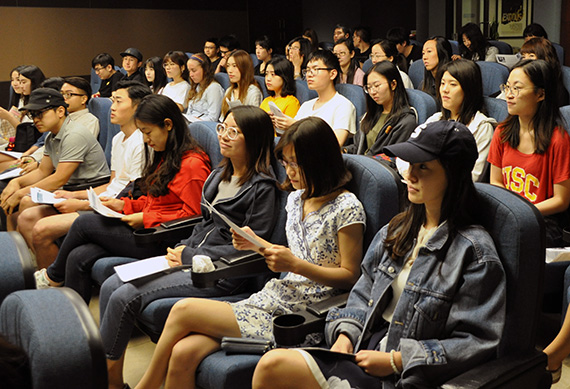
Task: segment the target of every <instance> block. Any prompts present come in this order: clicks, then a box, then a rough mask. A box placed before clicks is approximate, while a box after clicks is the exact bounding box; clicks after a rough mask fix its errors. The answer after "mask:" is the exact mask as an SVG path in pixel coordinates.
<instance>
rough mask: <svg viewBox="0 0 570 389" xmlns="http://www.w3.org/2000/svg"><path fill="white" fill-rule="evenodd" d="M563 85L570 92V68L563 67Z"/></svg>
mask: <svg viewBox="0 0 570 389" xmlns="http://www.w3.org/2000/svg"><path fill="white" fill-rule="evenodd" d="M562 83H563V84H564V88H566V90H567V91H570V67H568V66H562Z"/></svg>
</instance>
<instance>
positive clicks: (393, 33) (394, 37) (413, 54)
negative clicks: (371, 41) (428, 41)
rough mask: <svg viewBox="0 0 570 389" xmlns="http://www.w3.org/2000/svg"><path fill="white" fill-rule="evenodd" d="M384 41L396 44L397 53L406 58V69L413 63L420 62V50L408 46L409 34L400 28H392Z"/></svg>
mask: <svg viewBox="0 0 570 389" xmlns="http://www.w3.org/2000/svg"><path fill="white" fill-rule="evenodd" d="M386 39H388V40H389V41H392V42H394V43H395V44H396V48H397V49H398V52H399V53H400V54H402V55H403V56H404V57H405V58H406V63H407V65H408V68H409V67H410V65H411V64H412V62H414V61H421V59H422V48H421V47H419V46H416V45H414V44H410V34H409V31H406V30H405V29H404V28H402V27H394V28H392V29H390V30H388V32H387V33H386Z"/></svg>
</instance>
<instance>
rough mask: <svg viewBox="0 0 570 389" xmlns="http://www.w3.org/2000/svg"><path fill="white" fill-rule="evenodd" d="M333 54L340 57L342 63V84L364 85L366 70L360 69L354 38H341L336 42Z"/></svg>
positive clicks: (339, 60) (340, 81)
mask: <svg viewBox="0 0 570 389" xmlns="http://www.w3.org/2000/svg"><path fill="white" fill-rule="evenodd" d="M333 54H334V55H336V57H337V58H338V62H339V64H340V71H341V74H340V80H339V83H341V84H354V85H360V86H362V85H363V81H362V80H363V79H364V72H363V71H362V69H360V66H359V63H358V60H356V59H355V58H354V55H355V51H354V45H353V44H352V40H351V39H350V38H348V39H340V40H339V41H338V42H336V43H335V44H334V48H333Z"/></svg>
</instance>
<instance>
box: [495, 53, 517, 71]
mask: <svg viewBox="0 0 570 389" xmlns="http://www.w3.org/2000/svg"><path fill="white" fill-rule="evenodd" d="M495 57H496V58H497V62H498V63H500V64H501V65H504V66H506V67H508V68H509V69H510V68H512V67H513V66H515V64H516V63H517V62H519V61H520V60H521V58H522V57H521V56H520V55H519V54H496V55H495Z"/></svg>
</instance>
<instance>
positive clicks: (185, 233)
mask: <svg viewBox="0 0 570 389" xmlns="http://www.w3.org/2000/svg"><path fill="white" fill-rule="evenodd" d="M201 221H202V216H187V217H183V218H180V219H175V220H170V221H167V222H164V223H161V224H160V225H159V226H156V227H150V228H141V229H138V230H136V231H135V232H133V234H134V236H135V242H136V243H137V244H138V245H141V246H149V245H154V244H156V243H157V242H161V243H167V244H172V243H176V242H179V241H181V240H182V239H186V238H188V237H189V236H190V235H191V234H192V230H193V229H194V226H195V225H197V224H199V223H200V222H201Z"/></svg>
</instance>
